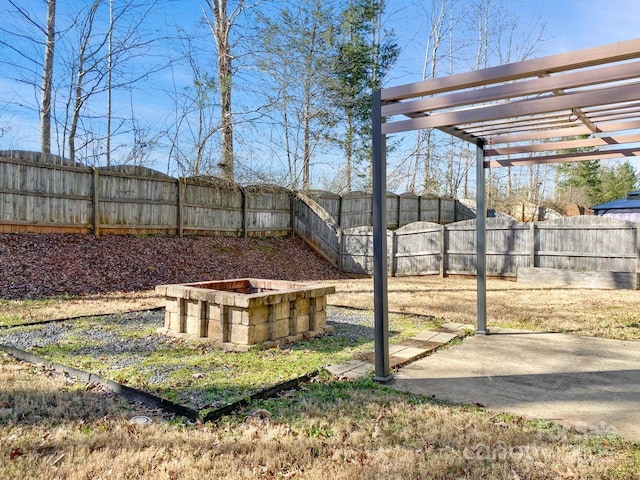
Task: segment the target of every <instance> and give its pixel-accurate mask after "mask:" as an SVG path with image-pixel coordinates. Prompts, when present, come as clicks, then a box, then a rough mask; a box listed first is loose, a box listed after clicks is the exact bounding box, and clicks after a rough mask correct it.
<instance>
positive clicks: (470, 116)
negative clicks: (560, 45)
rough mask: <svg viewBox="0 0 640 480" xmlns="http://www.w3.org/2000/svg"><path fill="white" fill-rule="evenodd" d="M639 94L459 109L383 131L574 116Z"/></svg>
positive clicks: (613, 92) (615, 91)
mask: <svg viewBox="0 0 640 480" xmlns="http://www.w3.org/2000/svg"><path fill="white" fill-rule="evenodd" d="M639 91H640V84H630V85H623V86H619V87H610V88H605V89H600V90H595V91H587V92H578V93H570V94H566V95H562V96H549V97H543V98H537V99H532V100H520V101H515V102H505V103H501V104H497V105H489V106H486V107H478V108H467V109H460V110H454V111H451V112H446V113H435V114H433V115H429V116H424V117H419V118H413V119H410V120H400V121H397V122H392V123H386V124H385V125H384V126H383V130H382V131H383V133H385V134H389V133H398V132H406V131H409V130H419V129H421V128H439V127H451V126H455V125H458V124H462V123H464V124H470V123H471V124H472V123H474V122H487V121H491V120H500V119H505V118H517V117H519V116H522V115H538V114H544V113H553V112H560V111H563V110H567V111H568V113H571V110H572V109H573V108H584V107H592V106H597V105H612V104H616V103H622V102H629V101H633V100H637V98H638V92H639Z"/></svg>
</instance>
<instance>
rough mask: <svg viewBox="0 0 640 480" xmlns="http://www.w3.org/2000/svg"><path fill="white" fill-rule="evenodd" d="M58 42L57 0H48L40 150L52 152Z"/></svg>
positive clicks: (41, 101)
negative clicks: (52, 112) (54, 58)
mask: <svg viewBox="0 0 640 480" xmlns="http://www.w3.org/2000/svg"><path fill="white" fill-rule="evenodd" d="M55 43H56V0H47V33H46V39H45V44H44V65H43V68H42V88H41V91H40V93H41V98H40V150H42V153H51V92H52V86H53V51H54V47H55Z"/></svg>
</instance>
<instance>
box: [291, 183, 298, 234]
mask: <svg viewBox="0 0 640 480" xmlns="http://www.w3.org/2000/svg"><path fill="white" fill-rule="evenodd" d="M297 198H298V196H297V194H296V192H293V191H291V192H289V203H290V205H291V219H290V220H289V222H290V223H291V238H295V236H296V199H297Z"/></svg>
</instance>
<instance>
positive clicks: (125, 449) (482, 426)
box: [0, 277, 640, 480]
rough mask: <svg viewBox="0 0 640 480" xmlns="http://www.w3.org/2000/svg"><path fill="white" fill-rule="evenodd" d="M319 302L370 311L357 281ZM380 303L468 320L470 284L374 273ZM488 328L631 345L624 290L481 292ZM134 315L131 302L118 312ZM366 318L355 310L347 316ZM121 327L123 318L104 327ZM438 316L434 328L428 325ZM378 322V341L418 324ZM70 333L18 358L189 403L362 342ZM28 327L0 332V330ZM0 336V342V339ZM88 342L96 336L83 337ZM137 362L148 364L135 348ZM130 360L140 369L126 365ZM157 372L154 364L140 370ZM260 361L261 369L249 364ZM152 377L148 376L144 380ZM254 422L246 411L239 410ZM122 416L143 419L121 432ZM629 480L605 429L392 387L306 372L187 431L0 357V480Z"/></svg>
mask: <svg viewBox="0 0 640 480" xmlns="http://www.w3.org/2000/svg"><path fill="white" fill-rule="evenodd" d="M332 283H334V284H335V285H336V286H337V293H336V295H334V296H332V297H330V303H333V304H341V305H350V306H354V307H359V308H365V309H368V308H371V301H372V299H371V295H369V294H368V292H369V291H371V290H372V281H371V280H370V279H357V280H347V281H337V282H332ZM389 288H390V295H389V305H390V309H391V310H393V311H397V312H404V313H407V314H408V313H409V312H414V313H418V314H423V315H432V316H433V317H434V319H436V318H437V319H445V320H450V321H456V322H463V323H473V321H474V315H475V280H469V279H461V278H447V279H440V278H436V277H420V278H417V277H416V278H413V277H412V278H392V279H389ZM488 303H489V312H488V313H489V325H490V326H491V325H499V326H505V327H509V326H511V327H517V328H529V329H534V330H552V331H566V332H570V333H575V334H580V335H594V336H604V337H610V338H626V339H635V340H637V339H638V338H639V337H638V335H639V332H640V326H639V324H640V292H634V291H593V290H557V289H551V288H545V287H543V286H540V287H538V286H533V287H531V286H526V287H523V286H522V285H519V284H517V283H514V282H505V281H493V280H492V281H490V282H489V293H488ZM159 304H160V302H159V300H158V299H157V298H156V297H154V296H153V295H152V294H150V293H149V292H139V293H136V294H135V295H133V296H129V295H125V294H113V295H109V296H101V297H93V298H91V297H90V298H82V299H65V298H57V299H46V300H29V301H24V302H21V301H0V325H18V324H22V323H28V322H32V321H35V320H42V319H48V318H56V317H57V318H64V317H71V316H77V315H88V314H93V315H95V314H97V313H107V312H123V311H127V310H132V309H134V308H141V307H152V306H156V305H159ZM134 305H135V307H134ZM362 314H363V315H365V316H368V317H369V318H370V317H371V313H370V312H363V313H362ZM120 318H123V317H120ZM439 321H441V320H434V324H436V325H437V323H438V322H439ZM425 322H427V320H425V318H424V317H415V316H411V315H404V314H403V315H392V316H391V329H392V330H394V331H395V332H396V334H395V335H394V336H392V341H399V340H400V339H402V338H405V337H407V336H412V335H413V334H415V333H416V332H417V331H418V330H420V329H424V328H429V326H431V325H433V324H430V323H425ZM65 323H73V325H74V329H75V330H74V331H75V333H77V334H78V335H75V336H73V335H72V336H70V337H65V338H63V339H61V341H58V342H52V343H51V344H49V345H42V346H39V347H36V348H34V350H33V351H35V352H36V353H39V354H41V355H46V356H48V358H51V359H52V360H55V361H58V362H60V363H65V364H67V365H70V366H76V367H79V368H83V369H91V370H94V371H97V372H99V373H101V374H103V375H104V376H107V377H110V378H113V379H115V380H119V381H122V382H126V383H128V384H130V385H132V386H138V387H140V388H145V389H148V390H150V391H152V392H156V393H162V394H163V395H164V396H167V397H169V398H172V399H175V400H178V401H180V402H184V403H187V404H189V402H192V403H190V404H189V405H190V406H192V407H196V408H203V409H205V410H206V408H208V407H214V406H215V402H216V401H219V400H220V399H223V400H230V399H234V398H237V397H238V396H242V395H243V394H246V393H247V392H249V391H253V390H255V389H256V388H259V387H260V386H263V385H266V384H268V383H270V382H273V381H274V380H276V381H277V380H284V379H287V378H290V377H292V376H297V375H299V374H302V373H307V372H308V371H310V370H314V369H315V368H317V367H320V366H322V365H323V364H326V363H335V362H340V361H344V360H346V359H348V358H353V357H354V356H357V355H359V354H360V353H362V352H363V351H367V350H370V349H371V348H372V344H371V340H370V339H365V338H359V337H353V336H351V337H349V336H345V337H344V338H342V339H341V337H340V335H339V334H336V335H334V336H326V337H322V338H318V339H315V340H313V341H312V342H308V343H306V344H305V345H302V344H301V345H300V346H299V347H295V348H291V349H272V350H265V351H253V352H248V353H246V354H237V353H233V354H229V353H223V352H220V351H217V350H215V349H212V348H209V347H206V346H202V345H199V344H197V343H195V342H178V343H176V344H167V345H165V347H166V348H164V347H163V348H161V349H157V350H154V351H153V352H146V353H145V354H144V355H142V353H144V352H141V351H139V352H121V353H119V354H116V355H106V354H105V355H102V356H100V355H96V353H95V352H93V351H92V352H90V354H89V355H88V354H87V349H86V346H87V345H86V343H87V342H86V340H82V338H83V337H82V335H80V333H81V331H82V330H86V331H89V332H91V331H95V330H96V329H97V330H100V329H104V331H102V333H101V334H100V335H97V336H96V338H101V337H104V338H111V337H109V335H110V334H113V331H115V330H117V331H118V332H119V333H118V334H119V335H125V336H128V337H129V338H136V339H139V340H140V341H142V340H143V339H144V338H145V337H147V336H149V335H153V332H154V330H153V329H151V328H150V327H149V328H147V327H144V328H142V327H140V326H139V325H138V327H136V328H134V327H132V328H131V329H130V330H127V329H126V328H123V325H125V324H126V322H124V323H122V325H120V326H119V328H118V329H114V328H113V327H112V326H109V325H108V323H106V322H105V321H104V318H103V317H93V318H86V319H82V320H75V321H73V322H65ZM37 328H43V327H38V326H31V327H18V328H4V329H1V330H0V334H1V335H6V334H7V332H10V331H12V332H15V331H20V330H21V329H24V330H29V329H37ZM1 341H2V340H0V342H1ZM92 345H93V347H96V348H97V347H100V345H99V341H98V340H95V341H93V342H92ZM147 353H148V354H147ZM133 354H139V355H141V356H142V361H143V364H142V365H143V367H145V368H140V364H138V365H137V366H136V365H126V363H127V362H126V361H125V360H126V359H127V357H128V356H131V355H133ZM158 365H161V366H163V367H162V368H156V367H155V366H158ZM265 365H268V367H269V368H265ZM154 373H155V374H158V373H160V374H162V375H161V379H160V380H161V381H158V378H157V375H156V376H155V377H154V376H153V375H154ZM252 411H255V412H256V414H255V415H252V414H251V412H252ZM135 415H147V416H149V417H151V418H153V420H154V421H153V422H152V423H151V424H150V425H135V424H131V423H130V419H131V418H132V417H133V416H135ZM204 475H207V477H210V478H230V479H235V478H238V479H240V478H247V479H248V478H269V479H278V478H281V479H284V478H300V479H302V478H304V479H315V478H318V479H320V478H322V479H326V478H337V479H355V478H358V479H360V478H371V479H374V478H375V479H391V478H394V479H395V478H407V479H413V478H435V479H437V478H442V479H449V478H468V479H488V478H495V479H505V478H508V479H547V478H548V479H558V478H560V479H565V478H568V479H573V478H575V479H577V478H580V479H585V478H593V479H600V478H604V479H607V478H610V479H618V478H620V479H625V478H627V479H633V478H640V447H639V446H638V445H633V444H630V443H628V442H625V441H623V440H621V439H620V438H618V437H615V436H613V435H610V434H607V435H581V434H579V433H577V432H572V431H568V430H566V429H564V428H562V427H559V426H556V425H554V424H552V423H550V422H546V421H536V420H526V419H524V418H521V417H517V416H511V415H500V414H494V413H490V412H486V411H484V410H482V409H480V408H477V407H474V406H452V405H445V404H442V403H440V402H437V401H435V400H433V399H428V398H424V397H419V396H414V395H409V394H403V393H399V392H395V391H393V390H391V389H388V388H386V387H382V386H379V385H377V384H375V383H373V382H372V381H371V380H370V379H363V380H360V381H356V382H344V381H336V380H334V379H332V378H329V377H328V376H321V377H320V378H319V379H318V380H317V381H314V382H311V383H309V384H307V385H305V386H304V387H303V389H301V390H297V391H288V392H284V393H282V394H281V395H280V396H279V397H277V398H274V399H268V400H264V401H261V402H258V403H255V404H253V405H251V407H250V408H249V409H247V410H246V411H244V412H240V413H239V414H238V415H234V416H230V417H226V418H224V419H223V420H222V421H220V422H217V423H214V424H206V425H198V424H195V425H194V424H188V423H186V422H184V421H183V420H180V419H170V418H167V417H166V416H163V415H162V413H161V412H156V411H149V410H147V409H145V408H143V407H142V406H140V405H132V404H129V403H126V402H124V401H123V400H122V399H120V398H119V397H117V396H114V395H111V394H109V393H108V392H104V391H101V390H100V389H96V388H95V387H94V386H92V385H82V384H77V383H74V382H73V381H72V380H70V379H67V378H64V377H60V376H58V375H53V374H51V372H47V371H44V370H43V369H41V368H38V367H33V366H29V365H27V364H21V363H17V362H16V361H14V360H12V359H10V358H9V357H6V356H2V358H1V359H0V478H8V479H14V478H15V479H18V478H19V479H22V478H29V479H45V478H46V479H49V478H65V479H70V480H75V479H89V478H91V479H94V478H96V479H99V478H110V479H113V478H154V479H155V478H158V479H182V478H184V479H188V478H201V477H202V476H204Z"/></svg>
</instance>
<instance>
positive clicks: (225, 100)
mask: <svg viewBox="0 0 640 480" xmlns="http://www.w3.org/2000/svg"><path fill="white" fill-rule="evenodd" d="M209 9H210V13H211V15H209V13H208V12H206V11H205V12H204V14H205V18H206V19H207V23H208V24H209V28H210V29H211V33H212V34H213V38H214V40H215V42H216V51H217V60H218V89H219V93H220V109H221V128H220V133H221V147H222V152H221V158H220V164H219V166H220V169H221V170H222V176H223V177H224V178H225V179H226V180H229V181H233V179H234V168H233V167H234V157H233V113H232V109H231V108H232V103H231V80H232V77H233V68H232V63H231V60H232V58H233V57H232V55H231V44H230V43H229V33H230V31H231V28H232V27H233V24H234V23H235V22H236V20H237V19H238V17H239V16H240V14H241V13H242V12H243V11H244V9H245V4H244V0H238V2H237V4H236V7H235V8H233V9H232V10H231V11H230V12H229V11H228V8H227V0H211V4H210V6H209Z"/></svg>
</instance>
